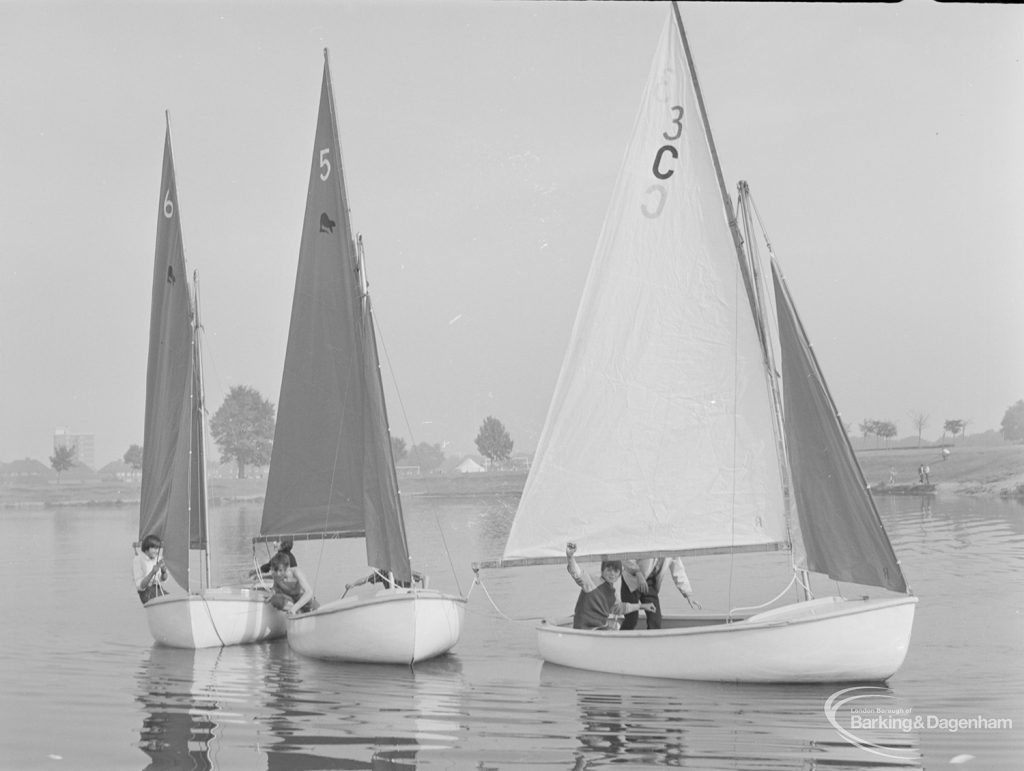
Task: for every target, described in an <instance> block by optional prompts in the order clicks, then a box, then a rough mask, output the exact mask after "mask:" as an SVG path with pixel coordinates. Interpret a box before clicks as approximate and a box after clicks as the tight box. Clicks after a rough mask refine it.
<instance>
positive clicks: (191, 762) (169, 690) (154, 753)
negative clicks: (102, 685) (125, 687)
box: [138, 646, 219, 771]
mask: <svg viewBox="0 0 1024 771" xmlns="http://www.w3.org/2000/svg"><path fill="white" fill-rule="evenodd" d="M218 652H219V651H218ZM197 653H202V652H201V651H190V650H180V649H176V648H164V647H162V646H154V647H153V648H152V649H150V651H149V652H148V655H147V656H146V658H145V660H144V661H143V664H142V666H141V667H140V669H139V675H138V700H139V702H141V703H142V705H143V708H144V709H145V713H146V714H145V717H144V718H143V721H142V728H141V729H140V731H139V748H140V749H141V750H142V751H143V752H145V753H146V754H147V755H148V756H149V758H150V762H149V765H147V766H146V767H145V768H146V769H147V771H150V770H152V771H156V770H157V769H180V768H189V769H197V770H199V769H212V768H213V765H212V763H211V762H210V756H209V749H210V744H211V743H212V742H213V740H214V731H215V730H216V728H217V723H216V722H215V721H214V719H213V715H214V713H215V712H216V711H217V710H218V708H219V707H218V705H217V703H216V701H214V700H212V699H209V698H204V697H202V696H200V695H198V694H197V692H196V688H197V686H196V682H195V679H194V673H195V657H196V654H197Z"/></svg>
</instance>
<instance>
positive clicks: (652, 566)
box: [639, 557, 701, 629]
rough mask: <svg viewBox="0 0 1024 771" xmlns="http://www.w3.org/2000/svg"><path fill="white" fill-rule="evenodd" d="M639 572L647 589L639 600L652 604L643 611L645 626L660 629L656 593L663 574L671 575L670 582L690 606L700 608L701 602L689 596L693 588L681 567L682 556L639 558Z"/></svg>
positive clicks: (663, 576)
mask: <svg viewBox="0 0 1024 771" xmlns="http://www.w3.org/2000/svg"><path fill="white" fill-rule="evenodd" d="M639 568H640V574H641V575H642V576H643V577H644V580H645V581H646V582H647V591H646V592H644V593H643V594H642V595H641V597H640V600H641V602H644V603H650V604H652V605H653V606H654V609H653V610H648V611H645V612H646V614H647V628H648V629H661V599H660V598H659V597H658V593H659V592H660V591H661V584H662V581H663V580H664V578H665V574H666V573H667V574H669V575H671V576H672V583H674V584H675V585H676V589H678V590H679V593H680V594H681V595H683V597H685V598H686V601H687V602H688V603H690V607H691V608H696V609H697V610H700V609H701V604H700V603H699V602H697V600H695V599H693V597H692V596H691V594H692V592H693V588H692V587H691V586H690V579H689V578H687V576H686V568H685V567H683V558H682V557H670V558H668V559H666V558H665V557H658V558H657V559H645V560H640V563H639Z"/></svg>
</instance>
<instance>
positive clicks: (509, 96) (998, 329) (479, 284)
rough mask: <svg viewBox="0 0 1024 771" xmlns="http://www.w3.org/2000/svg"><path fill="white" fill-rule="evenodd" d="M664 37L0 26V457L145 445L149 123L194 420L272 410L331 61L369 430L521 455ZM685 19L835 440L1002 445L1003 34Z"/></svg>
mask: <svg viewBox="0 0 1024 771" xmlns="http://www.w3.org/2000/svg"><path fill="white" fill-rule="evenodd" d="M668 12H669V6H668V5H664V4H658V3H550V2H502V3H494V4H489V3H484V2H477V1H474V2H454V1H452V2H441V1H440V0H438V1H436V2H431V1H429V0H427V1H424V2H415V3H411V2H344V1H339V2H316V3H314V2H303V1H302V0H299V1H297V2H284V1H283V0H281V1H280V2H263V3H250V2H224V3H218V2H202V3H200V2H187V3H185V2H178V3H171V2H163V3H161V2H148V3H136V2H132V3H129V2H87V1H81V2H62V3H57V2H46V1H45V0H16V1H14V2H11V1H10V0H0V114H2V120H0V267H2V278H0V287H2V289H0V460H2V461H10V460H14V459H16V458H21V457H26V456H31V457H35V458H38V459H40V460H43V461H44V462H45V461H46V458H47V456H48V455H50V454H52V434H53V431H54V429H55V428H57V427H66V428H67V429H69V430H70V431H72V432H74V433H93V434H95V435H96V461H97V465H103V464H105V463H107V462H108V461H110V460H113V459H115V458H119V457H120V456H121V455H122V454H123V453H124V451H125V449H127V447H128V445H129V444H132V443H141V442H142V425H143V411H144V402H145V393H144V390H145V374H146V372H145V370H146V345H147V334H148V326H149V299H150V281H151V276H152V270H153V249H154V239H155V232H156V218H157V207H158V197H159V185H160V162H161V154H162V150H163V140H164V110H169V111H170V115H171V131H172V141H173V145H174V152H175V164H176V170H177V175H178V192H179V197H180V210H181V215H182V224H183V229H184V239H185V249H186V259H187V260H188V262H189V265H190V267H191V268H194V269H197V270H198V271H199V274H200V279H201V299H202V312H203V318H204V322H205V327H206V332H207V334H206V341H207V347H206V378H207V393H208V403H209V404H210V406H211V408H212V409H216V408H217V407H218V406H220V403H221V401H222V400H223V397H224V394H225V393H226V392H227V390H228V388H229V387H231V386H232V385H237V384H246V385H251V386H253V387H255V388H257V389H258V390H259V391H260V392H261V393H263V394H264V396H266V397H267V398H269V399H270V400H271V401H273V402H274V403H275V404H276V403H277V400H278V390H279V388H280V378H281V368H282V364H283V360H284V348H285V341H286V337H287V332H288V319H289V312H290V304H291V299H292V290H293V285H294V277H295V268H296V261H297V257H298V244H299V235H300V230H301V224H302V213H303V207H304V205H305V195H306V185H307V181H308V175H309V168H310V159H311V157H312V151H313V147H312V142H313V133H314V129H315V123H316V111H317V104H318V98H319V91H320V77H321V71H322V66H323V56H322V49H323V48H324V47H328V48H329V49H330V51H331V66H332V74H333V79H334V87H335V97H336V101H337V106H338V114H339V130H340V132H341V141H342V148H343V151H344V155H345V162H346V172H347V187H348V190H349V194H350V197H351V205H352V213H353V221H354V225H355V227H356V229H357V230H358V231H360V232H361V233H363V236H364V241H365V244H366V250H367V263H368V266H367V274H368V276H369V278H370V282H371V292H372V294H373V297H374V305H375V309H376V313H377V319H378V322H379V325H380V335H381V338H382V341H383V344H384V351H382V359H383V360H384V365H385V369H386V371H385V379H386V381H387V396H388V403H389V411H390V415H391V423H392V432H393V433H394V434H395V435H397V436H401V437H404V438H405V439H406V440H407V442H410V443H412V442H422V441H426V442H430V443H434V442H448V443H450V444H449V445H448V448H447V451H448V452H449V453H450V454H459V453H464V452H472V451H475V448H474V446H473V439H474V437H475V436H476V432H477V429H478V427H479V426H480V424H481V422H482V421H483V419H484V418H485V417H486V416H487V415H494V416H495V417H497V418H499V419H500V420H502V421H503V422H504V423H505V425H506V426H507V427H508V429H509V430H510V432H511V434H512V438H513V440H514V441H515V445H516V449H517V450H518V449H522V450H532V449H533V448H534V446H535V445H536V442H537V439H538V437H539V434H540V430H541V426H542V423H543V420H544V416H545V412H546V409H547V404H548V400H549V399H550V397H551V393H552V390H553V388H554V383H555V379H556V377H557V375H558V370H559V367H560V364H561V359H562V355H563V353H564V350H565V345H566V343H567V340H568V335H569V331H570V328H571V326H572V321H573V318H574V317H575V312H576V304H577V302H578V299H579V295H580V291H581V290H582V286H583V281H584V278H585V276H586V271H587V268H588V266H589V263H590V259H591V256H592V253H593V249H594V246H595V243H596V241H597V237H598V234H599V231H600V228H601V224H602V222H603V220H604V214H605V209H606V206H607V203H608V199H609V196H610V193H611V187H612V184H613V182H614V179H615V176H616V174H617V172H618V168H619V163H620V161H621V159H622V156H623V152H624V150H625V145H626V142H627V140H628V137H629V133H630V129H631V127H632V122H633V119H634V116H635V111H636V109H637V106H638V104H639V98H640V91H641V88H642V86H643V83H644V80H645V78H646V76H647V72H648V68H649V66H650V62H651V57H652V56H653V53H654V46H655V44H656V41H657V36H658V33H659V31H660V29H661V26H662V24H663V23H664V20H665V17H666V14H667V13H668ZM682 12H683V19H684V22H685V23H686V24H687V31H688V34H689V37H690V41H691V45H692V47H693V50H694V55H695V57H696V62H697V69H698V74H699V77H700V79H701V85H702V87H703V90H704V96H705V100H706V103H707V107H708V111H709V115H710V120H711V127H712V131H713V133H714V135H715V140H716V143H717V146H718V150H719V154H720V156H721V160H722V165H723V171H724V173H725V177H726V180H727V184H728V185H729V186H730V189H732V190H735V183H736V182H737V181H738V180H740V179H746V180H748V181H749V182H750V185H751V190H752V191H753V195H754V200H755V202H756V204H757V206H758V209H759V210H760V212H761V215H762V216H763V218H764V219H765V221H766V225H767V227H768V231H769V234H770V236H771V238H772V241H773V245H774V247H775V250H776V253H777V255H778V257H779V259H780V261H781V264H782V267H783V270H784V271H785V274H786V277H787V279H788V280H789V283H790V287H791V289H792V291H793V293H794V296H795V300H796V303H797V306H798V308H799V309H800V312H801V315H802V317H803V320H804V323H805V325H806V327H807V329H808V332H809V334H810V336H811V339H812V341H813V342H814V344H815V347H816V350H817V354H818V357H819V360H820V362H821V364H822V366H823V368H824V370H825V374H826V377H827V378H828V380H829V382H830V385H831V388H832V391H833V395H834V396H835V399H836V401H837V403H838V405H839V408H840V410H841V411H842V413H843V415H844V418H845V419H846V421H847V422H850V423H854V424H855V425H856V424H857V423H859V422H860V421H862V420H863V419H865V418H874V419H880V420H891V421H893V422H895V423H896V424H897V425H898V427H899V429H900V434H901V435H908V434H912V433H914V429H913V428H912V427H911V419H910V414H911V413H912V412H923V413H925V414H926V415H928V416H929V422H928V426H927V427H926V428H925V436H926V437H927V436H938V435H939V434H940V433H941V431H942V423H943V422H944V421H945V420H947V419H951V418H963V419H966V420H968V421H969V426H968V433H971V432H974V431H982V430H985V429H989V428H998V426H999V421H1000V420H1001V418H1002V415H1003V412H1004V411H1005V409H1006V408H1007V407H1008V406H1009V405H1010V404H1012V403H1013V402H1015V401H1016V400H1017V399H1021V398H1024V345H1022V338H1024V299H1022V296H1021V289H1022V287H1024V216H1022V215H1021V208H1022V205H1024V143H1022V141H1021V137H1022V136H1024V62H1022V56H1024V9H1021V8H1020V7H1016V6H1012V5H1011V6H1002V5H953V4H933V3H927V2H923V1H913V0H912V1H911V2H904V3H901V4H899V5H891V4H885V5H882V4H877V5H871V4H864V5H858V4H841V5H840V4H804V3H798V4H756V3H751V4H747V3H721V4H718V3H687V4H684V5H683V6H682ZM389 364H390V367H391V369H388V366H389ZM392 371H393V374H392ZM394 384H397V391H396V388H395V385H394Z"/></svg>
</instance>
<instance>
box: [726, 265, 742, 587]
mask: <svg viewBox="0 0 1024 771" xmlns="http://www.w3.org/2000/svg"><path fill="white" fill-rule="evenodd" d="M737 250H738V251H739V253H740V255H741V256H742V254H743V252H742V250H741V249H739V247H737ZM739 267H740V266H739V264H738V263H737V264H736V265H734V267H733V271H734V272H733V282H732V286H733V299H734V302H733V346H732V350H733V362H732V395H733V403H732V504H731V505H732V516H731V517H730V518H729V542H730V545H731V546H735V545H736V463H737V458H738V450H739V448H738V447H737V437H738V436H739V415H738V414H737V413H738V412H739V409H738V405H737V402H738V399H739V396H738V394H739V359H740V341H739V336H740V301H739V284H740V276H739V273H740V270H739ZM735 571H736V552H735V550H730V552H729V588H728V596H729V597H732V584H733V578H734V576H735Z"/></svg>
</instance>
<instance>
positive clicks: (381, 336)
mask: <svg viewBox="0 0 1024 771" xmlns="http://www.w3.org/2000/svg"><path fill="white" fill-rule="evenodd" d="M373 323H374V325H375V326H376V327H377V332H378V342H379V343H380V347H381V348H382V349H383V350H384V360H385V361H386V362H387V363H388V374H390V375H391V385H392V386H393V387H394V389H395V395H396V396H397V397H398V406H399V407H401V409H402V418H403V419H404V420H405V428H406V430H407V431H408V432H409V446H410V447H409V448H410V449H412V447H414V446H415V445H416V437H415V436H413V432H412V423H410V422H409V415H408V413H407V412H406V410H405V401H404V400H403V399H402V391H401V390H400V389H399V388H398V378H396V377H395V367H394V365H393V364H392V363H391V354H390V353H388V344H387V341H385V339H384V330H383V329H382V328H381V325H380V318H379V317H378V315H377V314H376V313H375V314H374V315H373ZM390 433H391V432H390V431H388V434H389V435H390Z"/></svg>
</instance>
